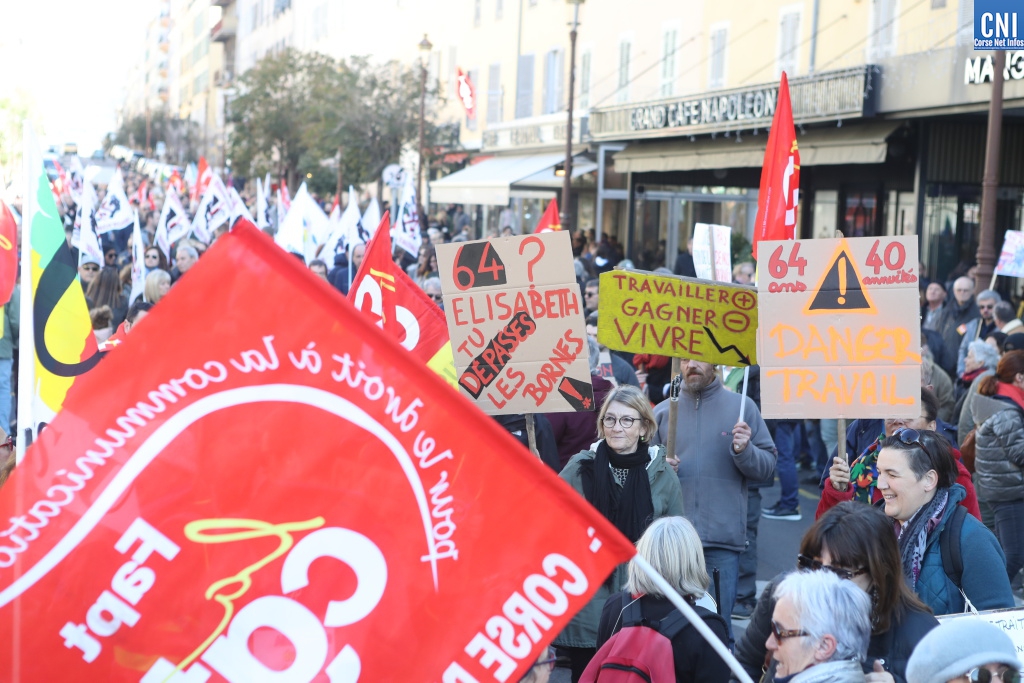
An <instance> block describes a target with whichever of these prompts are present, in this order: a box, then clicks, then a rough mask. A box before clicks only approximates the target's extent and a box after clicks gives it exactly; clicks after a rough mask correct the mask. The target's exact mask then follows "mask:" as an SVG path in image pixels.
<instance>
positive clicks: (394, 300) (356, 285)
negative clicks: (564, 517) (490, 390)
mask: <svg viewBox="0 0 1024 683" xmlns="http://www.w3.org/2000/svg"><path fill="white" fill-rule="evenodd" d="M390 221H391V215H390V212H389V211H385V212H384V217H383V218H381V221H380V225H379V226H377V231H376V232H375V233H374V234H373V238H372V239H370V243H369V244H368V245H366V251H365V252H364V254H363V262H362V263H361V264H359V272H358V273H356V276H355V278H354V279H353V280H352V286H351V287H349V290H348V298H349V301H350V302H351V303H352V305H353V306H355V307H356V308H357V309H359V310H360V311H362V312H363V314H364V315H366V316H367V317H369V318H370V321H371V322H373V323H374V324H375V325H377V327H380V328H381V329H383V330H384V331H385V332H386V333H387V334H388V335H389V336H390V337H391V338H392V339H394V340H396V341H398V342H399V343H400V344H401V345H402V347H403V348H404V349H405V350H406V351H409V352H411V353H412V354H413V356H415V357H416V358H419V359H420V361H421V362H422V363H424V364H426V365H427V366H428V367H429V368H430V369H431V370H433V371H434V372H436V373H437V374H439V375H441V377H443V378H444V380H445V381H446V382H448V383H449V384H451V385H452V386H453V387H457V386H458V375H457V374H456V372H455V359H454V357H453V355H452V344H451V341H450V337H449V336H448V323H447V321H446V320H445V317H444V311H442V310H441V308H440V307H439V306H438V305H437V304H435V303H434V302H433V301H431V300H430V298H429V297H428V296H427V295H426V294H425V293H424V292H423V290H422V289H420V287H419V285H417V284H416V283H415V282H413V281H412V279H411V278H410V277H409V276H408V275H406V273H405V271H403V270H402V269H401V268H399V267H398V266H397V265H395V262H394V261H392V260H391V233H390V231H389V230H388V227H387V226H389V225H391V222H390Z"/></svg>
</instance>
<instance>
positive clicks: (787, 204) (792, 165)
mask: <svg viewBox="0 0 1024 683" xmlns="http://www.w3.org/2000/svg"><path fill="white" fill-rule="evenodd" d="M799 200H800V151H799V150H798V149H797V144H796V130H795V129H794V128H793V105H792V104H791V103H790V100H789V80H788V79H787V78H786V72H785V71H783V72H782V82H781V83H779V102H778V105H777V106H776V108H775V116H774V118H772V128H771V131H769V133H768V146H767V147H766V148H765V150H764V164H763V165H762V167H761V189H760V192H759V193H758V195H757V218H756V219H755V220H754V250H753V251H754V258H755V259H756V258H757V243H758V242H760V241H761V240H791V239H794V237H795V234H794V232H795V231H796V219H797V215H796V210H797V203H798V202H799Z"/></svg>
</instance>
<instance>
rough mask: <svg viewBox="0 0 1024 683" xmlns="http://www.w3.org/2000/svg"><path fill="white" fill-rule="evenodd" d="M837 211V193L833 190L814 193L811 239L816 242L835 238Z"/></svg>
mask: <svg viewBox="0 0 1024 683" xmlns="http://www.w3.org/2000/svg"><path fill="white" fill-rule="evenodd" d="M838 209H839V193H838V192H836V191H835V190H818V191H817V192H815V193H814V208H813V211H812V213H813V217H812V223H813V225H812V226H811V237H813V238H814V239H817V240H821V239H829V238H831V237H835V235H836V216H837V215H838Z"/></svg>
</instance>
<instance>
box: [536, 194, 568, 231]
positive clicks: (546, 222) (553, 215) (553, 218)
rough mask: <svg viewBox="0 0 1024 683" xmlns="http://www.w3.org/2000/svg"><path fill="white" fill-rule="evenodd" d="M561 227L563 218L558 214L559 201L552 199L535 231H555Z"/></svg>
mask: <svg viewBox="0 0 1024 683" xmlns="http://www.w3.org/2000/svg"><path fill="white" fill-rule="evenodd" d="M561 229H562V219H561V218H560V217H559V215H558V201H557V200H555V199H552V200H551V201H550V202H548V208H546V209H544V215H542V216H541V217H540V222H538V223H537V229H536V230H534V232H554V231H556V230H561Z"/></svg>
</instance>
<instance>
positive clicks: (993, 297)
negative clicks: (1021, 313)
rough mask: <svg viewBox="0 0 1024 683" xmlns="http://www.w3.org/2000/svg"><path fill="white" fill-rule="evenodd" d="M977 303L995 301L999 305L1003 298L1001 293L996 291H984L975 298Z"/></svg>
mask: <svg viewBox="0 0 1024 683" xmlns="http://www.w3.org/2000/svg"><path fill="white" fill-rule="evenodd" d="M974 300H975V301H995V302H996V303H999V302H1000V301H1002V300H1003V297H1001V296H999V292H997V291H995V290H994V289H983V290H981V291H980V292H978V296H976V297H974Z"/></svg>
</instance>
